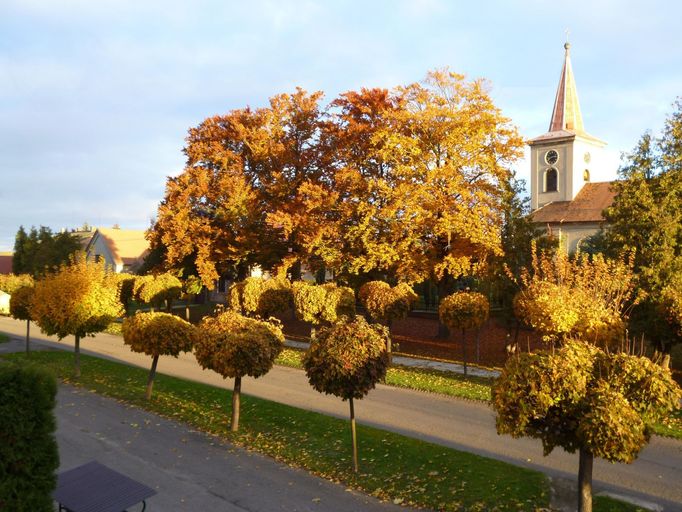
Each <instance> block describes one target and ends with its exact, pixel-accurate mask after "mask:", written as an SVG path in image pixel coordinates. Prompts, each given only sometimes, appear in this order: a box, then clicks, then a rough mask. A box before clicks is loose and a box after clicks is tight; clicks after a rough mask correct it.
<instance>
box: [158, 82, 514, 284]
mask: <svg viewBox="0 0 682 512" xmlns="http://www.w3.org/2000/svg"><path fill="white" fill-rule="evenodd" d="M320 101H321V93H314V94H308V93H306V92H305V91H302V90H300V89H299V90H297V91H296V92H295V93H294V94H283V95H279V96H276V97H274V98H272V99H271V100H270V105H269V106H268V107H265V108H261V109H257V110H252V109H249V108H246V109H241V110H234V111H232V112H230V113H228V114H227V115H224V116H215V117H212V118H209V119H206V120H205V121H204V122H203V123H202V124H201V125H200V126H198V127H197V128H194V129H192V130H190V133H189V137H188V139H187V147H186V148H185V152H186V154H187V157H188V158H187V166H186V168H185V171H184V172H183V173H182V174H181V175H180V176H178V177H175V178H170V179H169V180H168V184H167V188H166V196H165V198H164V200H163V202H162V203H161V205H160V207H159V211H158V219H157V221H156V224H155V226H154V228H153V229H152V230H151V232H150V238H151V240H152V244H153V245H154V246H156V247H158V246H162V247H164V250H165V260H166V265H167V266H175V267H180V266H184V265H185V264H186V262H187V260H188V259H190V260H192V261H193V262H194V264H195V266H196V271H197V273H198V275H199V276H201V278H202V280H203V281H204V283H205V284H209V283H211V281H213V280H214V279H215V278H216V277H217V276H218V275H219V274H222V273H224V272H225V271H226V270H229V269H234V270H238V271H240V272H235V274H237V277H238V278H240V279H241V278H243V277H246V269H247V268H248V267H250V266H253V265H259V266H260V267H261V268H263V269H272V268H273V267H274V266H277V265H282V264H284V265H285V266H291V268H292V271H291V274H292V277H294V278H295V277H297V274H298V272H297V268H298V264H299V263H300V262H304V263H306V264H307V266H308V268H309V269H316V268H318V267H322V266H324V267H326V268H327V269H329V270H332V271H333V272H334V275H335V277H336V278H337V279H339V280H341V281H345V282H349V280H350V279H351V278H352V277H353V276H357V275H359V274H373V275H374V276H375V277H378V276H380V275H381V276H386V277H389V278H392V279H395V280H397V281H402V282H408V283H409V282H417V281H423V280H425V279H435V280H436V281H437V282H438V283H439V287H440V288H441V296H445V295H446V292H448V291H451V290H450V288H452V284H453V282H454V280H455V279H457V278H459V277H461V276H463V275H467V274H472V273H476V272H478V271H480V270H481V268H482V267H483V266H484V264H485V261H486V260H487V259H488V258H489V256H491V255H493V254H499V253H500V252H501V240H500V225H501V221H502V210H503V206H502V195H503V190H504V186H505V185H506V184H507V183H508V181H509V180H510V178H511V173H510V169H509V167H510V165H511V163H512V162H513V161H514V160H515V159H516V158H517V157H518V156H519V155H520V152H521V148H522V140H521V138H520V137H519V135H518V133H517V131H516V129H515V128H514V127H513V126H512V125H511V124H510V122H509V119H507V118H505V117H504V116H502V114H501V112H500V110H499V109H498V108H497V107H496V106H495V105H494V103H493V102H492V100H491V98H490V95H489V92H488V87H487V85H486V83H485V82H484V81H481V80H475V81H467V80H465V79H464V77H463V76H461V75H457V74H454V73H450V72H447V71H437V72H432V73H430V74H429V75H428V76H427V78H426V79H425V80H424V81H423V82H422V83H415V84H411V85H408V86H405V87H399V88H396V89H394V90H392V91H388V90H385V89H362V90H361V91H359V92H354V91H350V92H347V93H344V94H342V95H340V96H339V97H338V98H337V99H336V100H334V101H333V102H331V104H330V105H329V107H328V108H325V109H323V108H321V107H320Z"/></svg>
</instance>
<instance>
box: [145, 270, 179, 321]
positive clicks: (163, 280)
mask: <svg viewBox="0 0 682 512" xmlns="http://www.w3.org/2000/svg"><path fill="white" fill-rule="evenodd" d="M133 292H134V294H135V298H136V299H137V300H139V301H140V302H144V303H145V304H149V305H150V306H151V308H152V312H153V311H154V308H160V307H161V304H163V303H164V302H165V304H166V311H168V312H170V310H171V306H172V301H173V300H175V299H177V298H178V297H180V295H181V294H182V281H180V279H178V277H177V276H174V275H173V274H170V273H165V274H157V275H148V276H139V277H138V278H136V279H135V284H134V285H133Z"/></svg>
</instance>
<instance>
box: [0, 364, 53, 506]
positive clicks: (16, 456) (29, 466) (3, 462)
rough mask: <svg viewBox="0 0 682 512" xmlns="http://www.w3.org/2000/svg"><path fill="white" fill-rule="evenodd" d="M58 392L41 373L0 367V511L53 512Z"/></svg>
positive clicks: (45, 373)
mask: <svg viewBox="0 0 682 512" xmlns="http://www.w3.org/2000/svg"><path fill="white" fill-rule="evenodd" d="M56 393H57V384H56V382H55V379H54V377H52V376H51V375H49V374H48V373H47V372H45V371H44V370H38V369H34V368H17V367H9V366H8V367H0V510H7V511H12V512H24V511H26V512H40V511H52V510H53V507H52V497H51V496H50V494H51V493H52V491H53V490H54V488H55V485H56V483H57V480H56V477H55V471H56V470H57V468H58V467H59V454H58V452H57V441H56V440H55V437H54V431H55V428H56V422H55V418H54V413H53V410H54V406H55V395H56Z"/></svg>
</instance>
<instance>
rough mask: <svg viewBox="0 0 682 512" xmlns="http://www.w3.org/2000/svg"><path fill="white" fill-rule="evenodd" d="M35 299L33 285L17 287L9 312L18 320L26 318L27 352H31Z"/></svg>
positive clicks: (11, 297) (10, 302) (11, 299)
mask: <svg viewBox="0 0 682 512" xmlns="http://www.w3.org/2000/svg"><path fill="white" fill-rule="evenodd" d="M32 301H33V286H32V285H31V286H22V287H20V288H17V289H16V290H15V291H14V293H13V294H12V295H11V296H10V299H9V314H10V315H12V318H16V319H17V320H26V353H27V354H28V353H29V352H30V345H29V342H30V339H31V303H32Z"/></svg>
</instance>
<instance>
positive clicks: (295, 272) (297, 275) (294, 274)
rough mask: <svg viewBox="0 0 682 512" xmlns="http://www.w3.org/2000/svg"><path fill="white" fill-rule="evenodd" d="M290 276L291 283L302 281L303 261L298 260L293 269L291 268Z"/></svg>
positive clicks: (292, 266)
mask: <svg viewBox="0 0 682 512" xmlns="http://www.w3.org/2000/svg"><path fill="white" fill-rule="evenodd" d="M289 275H291V281H292V282H294V281H300V280H301V261H300V260H296V261H295V262H294V264H293V265H291V267H289Z"/></svg>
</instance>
